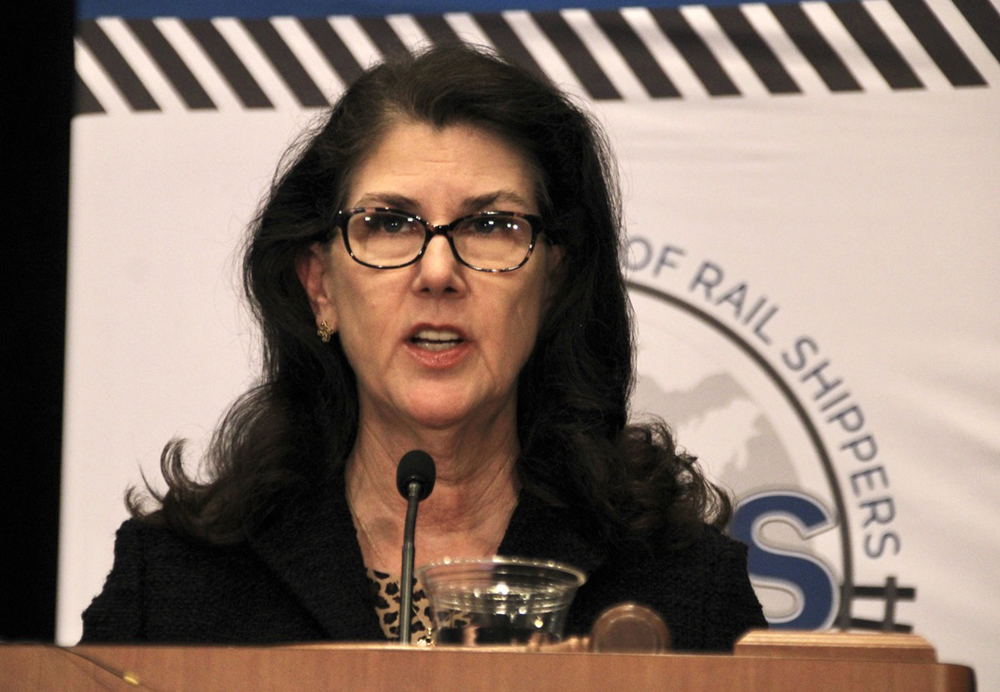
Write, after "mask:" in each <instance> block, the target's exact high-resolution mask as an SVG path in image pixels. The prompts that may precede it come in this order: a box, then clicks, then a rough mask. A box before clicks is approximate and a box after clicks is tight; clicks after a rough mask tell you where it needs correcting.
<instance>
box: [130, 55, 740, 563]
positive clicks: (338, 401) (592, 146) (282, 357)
mask: <svg viewBox="0 0 1000 692" xmlns="http://www.w3.org/2000/svg"><path fill="white" fill-rule="evenodd" d="M399 122H421V123H428V124H430V125H432V126H435V127H446V126H448V125H452V124H467V125H473V126H476V127H482V128H485V129H487V130H489V131H491V132H492V133H495V134H497V135H498V136H500V137H501V138H502V139H504V140H505V141H507V142H508V143H511V144H512V145H514V146H516V147H519V148H520V150H521V151H522V152H523V153H524V154H525V155H526V156H527V157H528V159H529V161H530V163H531V164H533V166H534V168H535V173H536V178H537V181H536V183H537V185H538V195H537V198H538V201H539V206H540V212H541V215H542V216H543V217H544V219H545V233H546V236H547V239H548V241H549V242H551V243H553V244H557V245H559V246H560V247H561V248H562V253H563V257H562V261H561V265H560V269H559V272H560V275H561V276H560V277H558V281H557V285H558V288H557V290H556V294H555V296H554V298H553V300H552V303H551V305H550V307H549V310H548V312H547V314H546V315H545V316H544V318H543V323H542V325H541V328H540V332H539V334H538V340H537V343H536V345H535V348H534V350H533V352H532V354H531V356H530V358H529V359H528V362H527V363H526V365H525V366H524V369H523V371H522V372H521V373H520V377H519V381H518V402H517V431H518V438H519V442H520V447H521V456H520V458H519V459H518V462H517V463H518V466H517V471H518V475H519V480H520V482H521V484H522V492H526V493H530V494H532V495H534V496H536V497H538V498H540V499H541V500H542V501H544V502H546V503H548V504H550V505H553V506H558V507H570V508H572V509H573V510H574V511H575V512H576V513H577V514H578V515H580V516H582V517H584V529H585V530H589V531H590V532H592V535H597V536H600V537H603V538H606V539H616V538H626V537H634V538H640V539H642V538H645V537H649V536H651V535H652V534H654V533H657V532H658V533H660V535H666V536H667V537H668V539H669V540H671V541H673V542H674V543H676V544H678V545H680V544H683V543H685V542H686V541H687V540H688V539H690V537H691V536H693V534H694V532H695V531H697V530H699V529H700V527H702V526H703V524H704V523H705V522H709V523H712V524H715V525H716V526H719V527H723V526H724V525H725V524H727V523H728V521H729V518H730V515H731V512H732V508H731V503H730V500H729V499H728V497H727V496H726V494H725V493H723V492H721V491H720V490H718V489H717V488H716V487H715V486H713V485H712V484H711V483H709V482H708V481H707V480H706V479H705V478H704V476H703V475H702V474H701V472H700V471H699V469H698V468H697V466H696V465H695V460H694V458H693V457H691V456H688V455H686V454H684V453H681V452H678V450H677V449H676V448H675V445H674V442H673V439H672V437H671V434H670V432H669V430H668V429H667V427H666V425H665V424H664V423H663V422H662V421H659V420H656V419H653V420H650V421H647V422H645V423H643V424H629V420H628V401H629V396H630V394H631V391H632V387H633V369H634V343H633V340H634V335H633V325H632V313H631V306H630V303H629V300H628V295H627V292H626V287H625V282H624V278H623V275H622V264H621V262H622V249H623V230H622V219H621V207H620V199H619V192H618V184H617V173H616V168H615V165H614V162H613V158H612V156H611V153H610V151H609V148H608V144H607V142H606V140H605V138H604V136H603V134H602V133H601V130H600V128H599V127H598V126H597V125H596V124H595V123H594V122H593V121H592V119H591V118H590V117H589V116H588V115H587V114H586V113H585V112H584V111H583V110H582V109H581V108H579V107H577V106H576V105H575V104H574V103H573V102H572V101H571V100H570V99H569V98H568V97H567V96H566V95H565V94H563V93H562V92H561V91H559V90H558V89H557V88H555V87H554V86H553V85H551V84H550V83H548V82H547V81H545V80H544V78H541V77H539V76H538V75H536V74H533V73H530V72H527V71H525V70H523V69H521V68H519V67H517V66H514V65H511V64H509V63H507V62H505V61H503V60H502V59H500V58H498V57H497V56H495V55H493V54H491V53H490V52H488V51H485V50H482V49H477V48H472V47H469V46H466V45H461V44H459V45H450V46H439V47H435V48H431V49H428V50H426V51H424V52H422V53H420V54H419V55H416V56H405V57H400V58H394V59H392V60H390V61H388V62H386V63H383V64H380V65H378V66H376V67H373V68H371V69H369V70H368V71H366V72H365V73H363V74H362V75H361V76H360V77H359V78H358V79H357V81H355V82H354V83H353V84H352V85H351V86H350V87H349V88H348V90H347V91H346V92H345V93H344V94H343V96H341V98H340V100H339V101H338V102H337V103H336V104H335V105H334V107H333V108H332V110H331V111H330V113H329V117H328V118H326V119H325V122H323V123H322V124H321V125H319V126H318V127H317V128H315V130H314V131H312V132H310V133H308V135H307V136H306V137H305V138H304V139H303V140H302V141H301V142H300V144H299V145H298V146H297V147H295V148H293V150H292V151H291V152H290V154H289V158H288V161H287V163H286V164H285V165H284V166H283V172H280V174H279V175H278V176H277V178H276V181H275V183H274V185H273V187H272V190H271V192H270V195H269V197H268V199H267V200H266V201H265V203H264V205H263V206H262V208H261V211H260V212H259V214H258V216H257V219H256V220H255V222H254V224H253V225H252V227H251V231H252V233H251V235H250V237H249V238H248V242H247V246H246V252H245V259H244V265H243V270H244V286H245V290H246V293H247V296H248V298H249V301H250V305H251V307H252V309H253V313H254V316H255V317H256V319H257V320H258V321H259V323H260V327H261V332H262V339H263V369H264V372H263V378H262V381H261V384H259V385H258V386H256V387H255V388H253V389H252V390H250V391H249V392H247V393H246V394H245V395H244V396H243V397H241V398H240V399H239V400H237V401H236V403H235V404H234V405H233V406H232V407H231V408H230V410H229V411H228V413H227V414H226V415H225V417H224V418H223V420H222V421H221V423H220V424H219V426H218V428H217V429H216V432H215V434H214V436H213V439H212V442H211V444H210V446H209V449H208V451H207V453H206V457H205V459H204V462H203V463H204V466H205V468H204V471H206V472H207V478H206V480H198V479H197V478H196V477H195V476H193V475H190V474H188V473H187V472H186V471H185V468H184V466H183V464H182V456H183V454H182V452H183V442H182V441H179V440H174V441H171V442H170V443H169V444H168V445H167V446H166V448H165V449H164V452H163V456H162V458H161V468H162V472H163V475H164V478H165V480H166V482H167V486H168V488H167V490H166V492H163V493H158V492H155V491H153V490H151V489H149V488H148V484H147V491H148V492H149V493H150V494H151V495H152V498H153V499H154V500H155V501H156V502H157V504H158V508H156V509H155V510H154V511H151V512H149V511H146V507H145V502H144V500H145V499H147V498H145V497H143V496H142V495H141V494H140V493H137V492H135V490H134V489H133V490H132V491H130V493H129V496H128V504H129V508H130V510H131V511H132V514H133V515H134V516H137V517H142V518H144V520H146V521H151V522H156V523H165V524H169V525H171V526H173V527H174V528H176V529H178V530H180V531H182V532H184V533H186V534H188V535H191V536H194V537H197V538H199V539H202V540H207V541H210V542H214V543H230V542H236V541H239V540H241V539H242V538H243V537H244V536H245V532H246V531H247V530H248V529H249V527H250V526H251V525H252V524H253V522H254V521H257V520H259V519H260V518H262V517H263V516H266V514H267V513H268V511H269V509H270V508H271V507H273V506H275V504H276V502H278V501H279V496H281V495H283V494H284V493H289V492H295V491H296V490H298V489H301V488H303V487H307V486H308V485H309V484H311V483H313V482H315V481H316V480H317V479H319V478H320V477H321V476H322V475H323V474H324V473H330V472H340V471H341V470H342V467H343V464H344V460H345V459H346V458H347V456H348V454H349V453H350V451H351V448H352V446H353V444H354V440H355V436H356V434H357V426H358V397H357V390H356V381H355V376H354V373H353V371H352V370H351V367H350V365H349V364H348V362H347V359H346V357H345V356H344V352H343V350H342V349H341V347H340V345H339V343H338V341H337V339H336V338H335V339H333V340H332V341H331V343H329V344H324V343H323V342H322V341H321V340H320V339H319V338H317V336H316V328H315V323H314V317H313V313H312V311H311V309H310V306H309V303H308V300H307V298H306V294H305V292H304V290H303V287H302V285H301V283H300V281H299V278H298V275H297V273H296V264H297V262H298V261H299V260H300V258H302V257H303V255H304V253H306V252H308V249H309V247H310V245H311V244H312V243H314V242H315V241H316V239H317V238H320V237H324V235H325V233H326V232H327V231H328V229H329V228H330V227H331V224H332V222H333V218H334V215H335V214H336V212H337V211H338V210H339V209H340V208H341V207H342V206H343V205H344V204H345V203H346V200H345V195H346V191H347V189H348V186H349V182H350V180H351V175H352V173H353V172H354V171H355V170H356V169H357V167H358V166H359V165H360V164H361V162H362V161H363V160H364V158H365V156H366V155H367V154H368V153H369V152H371V151H372V150H373V149H374V148H375V146H376V145H377V143H378V142H379V140H380V138H381V137H382V136H383V135H384V134H385V133H386V132H387V130H388V129H389V128H391V127H392V126H393V125H394V124H396V123H399Z"/></svg>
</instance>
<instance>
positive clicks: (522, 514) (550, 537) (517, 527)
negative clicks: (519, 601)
mask: <svg viewBox="0 0 1000 692" xmlns="http://www.w3.org/2000/svg"><path fill="white" fill-rule="evenodd" d="M499 552H500V554H501V555H507V556H510V557H525V558H533V559H537V560H555V561H558V562H565V563H567V564H570V565H572V566H573V567H576V568H577V569H580V570H582V571H583V572H584V573H586V574H587V575H590V574H592V573H593V572H594V571H595V570H596V569H597V568H598V567H600V566H601V564H602V563H603V562H604V560H605V558H606V557H607V552H608V551H607V547H606V546H603V545H601V544H599V543H597V542H594V541H592V540H589V539H588V538H587V537H586V536H584V535H583V534H582V533H581V532H580V531H579V530H578V529H577V522H574V521H573V518H572V516H571V515H570V514H569V513H568V512H567V511H565V510H560V509H558V508H555V507H549V506H547V505H546V504H545V503H543V502H542V501H541V500H539V499H538V498H536V497H534V496H532V495H529V494H527V493H525V492H522V493H521V496H520V497H519V498H518V503H517V507H515V509H514V513H513V515H511V518H510V525H509V526H508V527H507V533H506V534H505V535H504V538H503V541H502V542H501V543H500V549H499Z"/></svg>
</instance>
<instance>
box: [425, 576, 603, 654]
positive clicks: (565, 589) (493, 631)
mask: <svg viewBox="0 0 1000 692" xmlns="http://www.w3.org/2000/svg"><path fill="white" fill-rule="evenodd" d="M417 578H418V579H419V580H420V582H421V583H422V584H423V586H424V589H425V590H426V592H427V596H428V598H429V599H430V603H431V608H432V609H433V620H434V632H433V641H434V643H435V644H436V645H439V646H447V645H453V646H502V645H510V644H513V645H527V644H548V643H552V642H557V641H559V640H560V639H562V634H563V628H564V627H565V625H566V615H567V614H568V613H569V606H570V603H572V602H573V597H574V596H575V595H576V590H577V589H578V588H580V586H581V585H582V584H583V583H584V582H585V581H586V575H584V573H583V572H581V571H580V570H578V569H577V568H575V567H572V566H571V565H567V564H564V563H559V562H550V561H544V560H528V559H523V558H516V557H492V558H483V559H481V560H448V559H445V560H443V561H441V562H433V563H430V564H427V565H423V566H421V567H420V568H419V569H417Z"/></svg>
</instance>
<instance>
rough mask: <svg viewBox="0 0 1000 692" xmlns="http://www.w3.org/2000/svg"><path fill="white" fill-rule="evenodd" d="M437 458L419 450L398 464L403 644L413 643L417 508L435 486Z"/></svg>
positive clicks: (400, 612)
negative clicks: (403, 506)
mask: <svg viewBox="0 0 1000 692" xmlns="http://www.w3.org/2000/svg"><path fill="white" fill-rule="evenodd" d="M435 475H436V473H435V467H434V460H433V459H431V455H430V454H428V453H427V452H424V451H422V450H419V449H415V450H413V451H410V452H407V453H406V454H404V455H403V458H402V459H400V460H399V466H398V467H396V489H397V490H399V494H400V495H402V496H403V497H404V498H406V523H405V524H404V526H403V565H402V569H401V570H400V572H401V574H400V585H399V586H400V589H402V594H401V596H400V603H399V643H400V644H407V645H408V644H409V643H410V619H411V617H412V610H413V559H414V556H415V554H416V547H415V545H414V536H415V535H416V530H417V507H418V506H419V505H420V502H421V500H425V499H426V498H427V496H428V495H430V494H431V491H432V490H433V489H434V478H435Z"/></svg>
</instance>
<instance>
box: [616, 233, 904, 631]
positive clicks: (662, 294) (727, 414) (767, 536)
mask: <svg viewBox="0 0 1000 692" xmlns="http://www.w3.org/2000/svg"><path fill="white" fill-rule="evenodd" d="M678 253H679V254H683V253H682V252H681V251H679V250H678ZM709 264H710V263H707V262H706V263H703V264H702V265H700V266H693V267H692V271H694V272H696V273H695V274H694V275H692V276H693V277H694V279H697V277H698V276H699V274H698V273H697V272H699V271H701V272H703V271H704V267H705V266H706V265H709ZM712 267H713V270H714V271H717V272H718V276H721V268H720V267H718V266H716V265H712ZM637 268H638V269H642V267H632V269H633V270H635V269H637ZM678 268H679V267H678ZM636 274H639V273H638V272H637V273H636ZM636 274H634V275H633V280H632V281H631V282H630V284H629V289H630V293H631V298H632V303H633V307H634V309H635V314H636V321H637V324H638V328H639V329H638V331H639V342H638V354H637V380H636V390H635V393H634V395H633V399H632V415H633V418H638V419H641V418H642V416H643V415H644V414H650V415H656V416H660V417H662V418H663V419H664V420H666V422H667V423H668V424H669V425H670V427H671V428H672V430H673V431H674V434H675V437H676V439H677V441H678V444H679V445H680V446H681V447H682V448H684V449H685V450H687V451H689V452H690V453H692V454H694V455H696V456H698V458H699V460H700V463H701V465H702V467H703V468H704V469H705V470H706V472H707V473H708V475H709V477H710V478H711V479H712V480H713V481H714V482H716V483H717V484H719V485H721V486H723V487H724V488H726V489H727V490H728V491H729V492H730V493H732V495H733V496H734V497H735V499H736V505H737V507H736V511H735V513H734V518H733V522H732V524H731V526H730V533H731V535H732V536H733V537H734V538H737V539H738V540H741V541H742V542H744V543H746V544H747V546H748V567H749V571H750V578H751V581H752V583H753V586H754V589H755V590H756V592H757V595H758V597H759V598H760V601H761V604H762V605H763V607H764V613H765V616H766V617H767V619H768V621H769V622H770V624H771V626H772V627H777V628H789V629H800V630H801V629H826V628H830V627H840V628H844V629H847V628H853V629H879V630H889V631H902V632H907V631H910V630H911V629H912V626H911V625H909V624H904V623H901V622H899V621H898V617H897V606H898V604H899V603H900V602H902V601H912V600H914V598H915V589H914V588H912V587H904V586H901V585H899V584H898V583H897V580H896V578H895V577H894V576H886V574H885V571H884V565H883V564H880V563H879V560H880V559H882V558H886V557H891V556H894V555H896V554H897V553H898V552H899V548H900V538H899V535H898V533H896V532H895V531H894V530H893V528H892V520H893V519H894V517H895V512H894V508H893V506H892V502H891V497H889V498H886V497H885V496H884V495H882V496H877V494H873V491H874V489H875V488H876V487H878V486H879V485H880V483H882V482H884V484H885V485H887V484H888V481H887V478H885V474H886V472H885V469H884V467H882V466H881V465H880V464H873V463H872V462H873V460H874V459H875V457H876V456H877V446H876V443H875V438H874V436H873V435H872V434H871V433H870V431H869V430H868V429H867V425H866V421H864V418H863V414H862V413H861V409H860V406H859V405H858V404H857V402H856V401H854V399H853V397H852V396H850V393H849V392H848V391H847V389H846V387H844V386H843V378H835V377H833V375H832V374H831V371H830V361H829V359H823V358H820V357H819V356H820V355H821V354H820V351H819V348H818V346H817V344H816V342H815V340H813V339H810V338H809V337H805V336H800V337H795V338H790V339H786V340H785V341H783V342H781V343H779V339H778V338H776V337H774V336H773V335H772V332H771V330H774V331H775V332H776V331H778V330H777V329H776V328H775V325H774V324H769V321H770V320H774V319H777V308H776V307H772V306H770V305H769V304H768V303H767V301H766V300H763V299H761V300H757V301H753V300H751V299H750V297H749V291H748V289H747V287H746V285H745V284H744V285H741V287H738V288H737V292H738V294H739V297H738V299H737V298H733V295H735V294H733V293H732V292H731V290H730V289H727V288H726V287H724V286H722V285H721V282H717V283H716V284H715V285H714V288H716V289H718V290H716V291H715V292H714V293H713V291H711V290H708V291H706V290H705V288H704V286H701V287H698V290H697V291H696V290H693V288H692V290H689V291H684V290H676V287H661V286H659V285H649V284H648V283H646V282H645V281H640V280H639V279H640V278H645V277H642V276H641V274H639V276H636ZM718 276H717V277H716V278H718ZM694 279H692V280H688V281H686V282H685V283H684V284H682V286H683V287H686V288H691V287H695V286H696V283H697V282H696V281H695V280H694ZM657 283H663V282H657ZM671 288H673V290H670V289H671ZM727 290H729V293H727ZM726 295H728V296H729V298H730V299H729V300H725V299H723V297H724V296H726ZM845 474H846V475H845ZM862 563H863V564H862ZM859 567H860V568H861V569H860V570H859ZM859 573H860V574H861V577H862V581H864V582H865V583H863V584H862V583H859Z"/></svg>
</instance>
